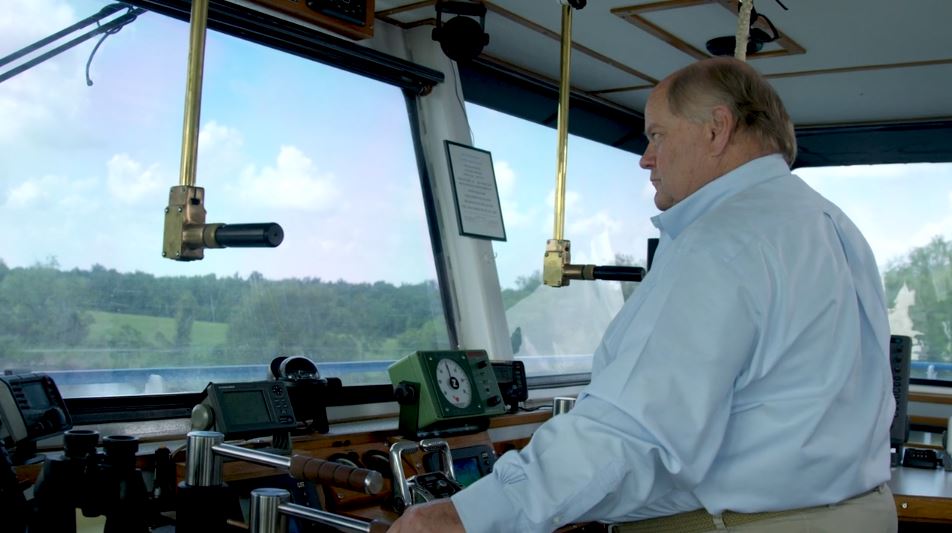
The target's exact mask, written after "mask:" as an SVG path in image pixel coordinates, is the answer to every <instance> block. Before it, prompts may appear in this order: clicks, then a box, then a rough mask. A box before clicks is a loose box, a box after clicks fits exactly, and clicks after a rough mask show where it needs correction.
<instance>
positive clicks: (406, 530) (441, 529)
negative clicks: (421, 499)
mask: <svg viewBox="0 0 952 533" xmlns="http://www.w3.org/2000/svg"><path fill="white" fill-rule="evenodd" d="M387 533H465V531H464V530H463V523H462V522H460V519H459V515H458V514H457V513H456V507H454V506H453V502H451V501H450V500H449V499H442V500H436V501H432V502H427V503H421V504H418V505H413V506H411V507H409V508H408V509H407V510H406V512H404V513H403V516H401V517H400V519H399V520H397V521H396V522H394V523H393V525H392V526H391V527H390V529H388V530H387Z"/></svg>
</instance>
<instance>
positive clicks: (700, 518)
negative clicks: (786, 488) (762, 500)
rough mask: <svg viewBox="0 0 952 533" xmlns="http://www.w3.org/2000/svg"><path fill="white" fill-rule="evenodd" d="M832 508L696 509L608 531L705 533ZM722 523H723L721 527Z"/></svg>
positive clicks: (611, 528) (616, 527)
mask: <svg viewBox="0 0 952 533" xmlns="http://www.w3.org/2000/svg"><path fill="white" fill-rule="evenodd" d="M881 487H882V485H880V486H878V487H876V488H874V489H872V490H870V491H867V492H864V493H862V494H860V495H858V496H854V497H853V498H850V500H852V499H856V498H862V497H863V496H866V495H867V494H870V493H872V492H875V491H877V490H880V489H881ZM822 507H829V506H828V505H821V506H818V507H809V508H805V509H790V510H789V511H770V512H764V513H736V512H734V511H724V512H723V513H721V515H720V516H719V517H718V516H713V515H711V514H710V513H708V512H707V511H706V510H704V509H697V510H695V511H689V512H686V513H679V514H676V515H671V516H661V517H658V518H648V519H646V520H639V521H637V522H625V523H621V524H612V525H611V527H610V528H609V531H611V532H612V533H703V532H706V531H713V530H716V529H723V528H724V527H736V526H740V525H743V524H749V523H751V522H759V521H761V520H768V519H771V518H780V517H784V516H792V515H795V514H798V513H802V512H804V511H809V510H813V509H819V508H822ZM718 522H720V524H718Z"/></svg>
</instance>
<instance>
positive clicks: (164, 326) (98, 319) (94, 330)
mask: <svg viewBox="0 0 952 533" xmlns="http://www.w3.org/2000/svg"><path fill="white" fill-rule="evenodd" d="M87 313H89V316H91V317H92V318H93V323H92V324H90V325H89V336H88V337H87V338H86V344H88V345H90V346H103V345H106V344H107V343H108V342H107V341H108V339H109V337H110V336H111V334H112V333H113V332H115V331H119V330H121V329H122V328H123V326H127V327H129V328H132V329H133V330H136V331H138V332H139V333H140V334H141V335H142V338H144V339H155V338H156V335H157V334H160V335H161V336H162V337H164V338H166V339H174V338H175V319H174V318H163V317H155V316H146V315H130V314H125V313H107V312H105V311H87ZM227 334H228V324H225V323H223V322H205V321H201V320H196V321H195V322H194V323H193V324H192V344H191V347H192V348H205V347H209V348H210V347H213V346H220V345H222V344H224V343H225V335H227Z"/></svg>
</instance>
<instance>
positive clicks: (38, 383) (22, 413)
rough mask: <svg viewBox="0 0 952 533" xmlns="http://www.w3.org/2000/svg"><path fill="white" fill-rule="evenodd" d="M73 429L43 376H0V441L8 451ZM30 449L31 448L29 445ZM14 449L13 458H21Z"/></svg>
mask: <svg viewBox="0 0 952 533" xmlns="http://www.w3.org/2000/svg"><path fill="white" fill-rule="evenodd" d="M71 427H73V422H72V420H71V419H70V416H69V411H67V409H66V403H65V402H64V401H63V397H62V396H60V392H59V389H58V388H56V383H55V382H54V381H53V378H51V377H49V376H48V375H46V374H15V375H7V376H2V375H0V441H2V442H3V445H4V446H6V447H7V448H9V449H15V448H17V446H18V445H23V444H29V445H35V443H36V441H38V440H40V439H43V438H46V437H50V436H53V435H59V434H60V433H62V432H64V431H66V430H67V429H70V428H71ZM31 448H32V446H31ZM22 452H23V450H17V454H16V455H17V456H23V455H24V454H23V453H22Z"/></svg>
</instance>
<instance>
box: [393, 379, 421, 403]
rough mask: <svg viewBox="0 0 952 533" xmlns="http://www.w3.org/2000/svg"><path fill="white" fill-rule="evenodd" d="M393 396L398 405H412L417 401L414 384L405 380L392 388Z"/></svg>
mask: <svg viewBox="0 0 952 533" xmlns="http://www.w3.org/2000/svg"><path fill="white" fill-rule="evenodd" d="M393 397H394V398H395V399H396V400H397V403H399V404H400V405H412V404H413V403H415V402H416V401H417V392H416V384H414V383H409V382H407V381H402V382H400V384H399V385H397V386H396V387H394V388H393Z"/></svg>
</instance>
